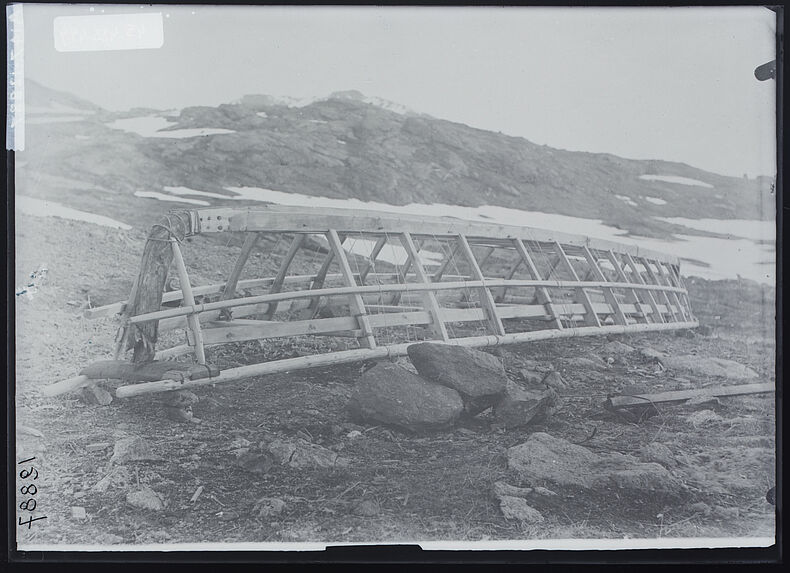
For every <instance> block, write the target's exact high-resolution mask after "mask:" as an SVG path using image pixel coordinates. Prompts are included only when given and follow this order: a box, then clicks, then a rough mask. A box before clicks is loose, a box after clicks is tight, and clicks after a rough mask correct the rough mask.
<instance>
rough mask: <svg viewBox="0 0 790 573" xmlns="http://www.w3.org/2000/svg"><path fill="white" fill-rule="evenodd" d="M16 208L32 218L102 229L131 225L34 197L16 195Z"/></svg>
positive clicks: (123, 227) (126, 228) (125, 228)
mask: <svg viewBox="0 0 790 573" xmlns="http://www.w3.org/2000/svg"><path fill="white" fill-rule="evenodd" d="M15 203H16V208H17V210H18V211H19V212H20V213H24V214H25V215H32V216H34V217H59V218H61V219H71V220H72V221H85V222H86V223H93V224H94V225H101V226H102V227H111V228H113V229H123V230H125V231H126V230H129V229H131V228H132V227H131V225H127V224H126V223H121V222H120V221H116V220H115V219H111V218H110V217H105V216H103V215H96V214H95V213H88V212H87V211H79V210H77V209H72V208H71V207H66V206H65V205H61V204H60V203H55V202H54V201H44V200H42V199H36V198H35V197H28V196H26V195H17V196H16V199H15Z"/></svg>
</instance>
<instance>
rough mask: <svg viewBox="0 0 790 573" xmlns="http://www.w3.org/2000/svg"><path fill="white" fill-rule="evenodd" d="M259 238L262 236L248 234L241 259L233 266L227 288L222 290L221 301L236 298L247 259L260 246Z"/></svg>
mask: <svg viewBox="0 0 790 573" xmlns="http://www.w3.org/2000/svg"><path fill="white" fill-rule="evenodd" d="M259 237H260V235H259V234H258V233H247V234H246V236H245V237H244V244H243V245H242V246H241V253H239V258H238V259H236V263H235V264H234V265H233V270H232V271H231V272H230V276H228V280H227V281H225V288H223V289H222V296H221V297H220V300H230V299H232V298H236V285H238V284H239V278H240V277H241V272H242V271H243V270H244V265H246V264H247V259H249V258H250V254H252V251H253V249H255V245H257V244H258V238H259Z"/></svg>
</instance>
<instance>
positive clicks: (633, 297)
mask: <svg viewBox="0 0 790 573" xmlns="http://www.w3.org/2000/svg"><path fill="white" fill-rule="evenodd" d="M606 258H608V259H609V262H611V263H612V266H613V267H614V270H615V272H616V273H617V278H618V280H620V281H621V282H624V283H627V282H629V281H628V277H627V276H626V274H625V271H624V270H623V267H622V265H621V264H620V261H618V260H617V256H616V255H615V254H614V251H612V250H611V249H610V250H608V251H606ZM625 300H626V302H628V303H630V304H633V305H634V307H635V308H636V313H635V316H638V317H641V318H642V319H643V320H644V321H645V323H648V322H649V320H648V318H647V314H646V313H645V312H644V309H643V308H642V301H641V300H640V299H639V296H638V295H637V294H636V291H635V290H634V289H626V291H625ZM637 322H639V321H638V320H637Z"/></svg>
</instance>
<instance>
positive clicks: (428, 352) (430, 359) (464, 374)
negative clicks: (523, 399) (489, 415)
mask: <svg viewBox="0 0 790 573" xmlns="http://www.w3.org/2000/svg"><path fill="white" fill-rule="evenodd" d="M407 351H408V353H409V358H410V359H411V362H412V364H414V367H415V368H417V372H419V374H420V376H422V377H423V378H426V379H428V380H430V381H432V382H436V383H437V384H441V385H442V386H447V387H448V388H452V389H453V390H456V391H457V392H458V393H459V394H460V395H461V398H462V399H463V401H464V409H465V410H466V411H467V412H468V413H469V414H471V415H475V414H478V413H480V412H482V411H483V410H485V409H486V408H489V407H491V406H493V405H494V403H495V402H496V401H497V399H498V397H499V396H500V394H501V393H502V392H503V391H504V390H505V386H506V384H507V375H506V374H505V367H504V366H503V365H502V361H501V360H499V358H497V357H496V356H492V355H491V354H487V353H485V352H480V351H478V350H473V349H471V348H464V347H462V346H451V345H448V344H437V343H433V342H421V343H419V344H412V345H410V346H409V347H408V349H407Z"/></svg>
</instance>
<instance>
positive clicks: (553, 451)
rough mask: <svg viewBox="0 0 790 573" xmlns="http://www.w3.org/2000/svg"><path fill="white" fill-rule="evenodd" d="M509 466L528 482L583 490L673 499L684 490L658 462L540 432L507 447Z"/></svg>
mask: <svg viewBox="0 0 790 573" xmlns="http://www.w3.org/2000/svg"><path fill="white" fill-rule="evenodd" d="M507 458H508V467H509V468H510V469H512V470H515V471H516V472H518V474H519V477H520V478H521V479H522V480H523V481H526V482H529V483H538V482H542V481H548V482H552V483H555V484H558V485H562V486H576V487H581V488H584V489H610V488H618V489H623V490H627V491H629V492H630V493H632V494H633V495H639V496H640V497H642V498H644V497H645V496H647V495H649V496H650V497H651V498H652V497H656V498H659V497H660V498H671V497H675V496H679V495H680V494H681V493H683V492H684V486H683V484H682V483H681V482H680V481H678V480H677V479H676V478H674V477H673V476H672V474H670V473H669V471H668V470H667V469H666V468H665V467H663V466H661V465H659V464H656V463H642V462H640V461H639V460H637V459H636V458H634V457H632V456H627V455H623V454H619V453H614V452H613V453H608V454H596V453H594V452H592V451H591V450H589V449H587V448H585V447H583V446H579V445H577V444H572V443H571V442H569V441H567V440H563V439H561V438H555V437H553V436H550V435H549V434H546V433H543V432H538V433H535V434H532V435H531V436H530V437H529V439H528V440H527V441H526V442H524V443H523V444H520V445H518V446H513V447H511V448H509V449H508V450H507Z"/></svg>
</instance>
